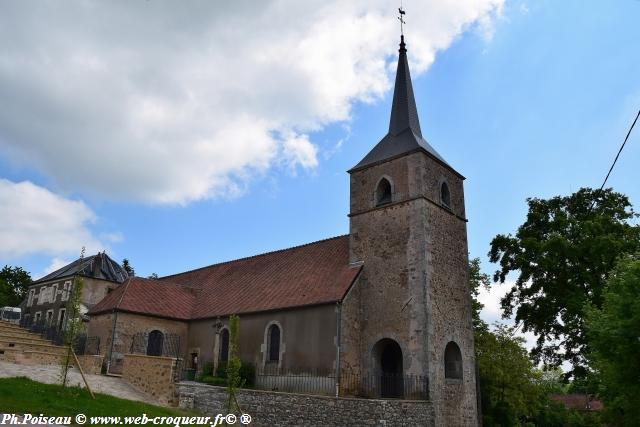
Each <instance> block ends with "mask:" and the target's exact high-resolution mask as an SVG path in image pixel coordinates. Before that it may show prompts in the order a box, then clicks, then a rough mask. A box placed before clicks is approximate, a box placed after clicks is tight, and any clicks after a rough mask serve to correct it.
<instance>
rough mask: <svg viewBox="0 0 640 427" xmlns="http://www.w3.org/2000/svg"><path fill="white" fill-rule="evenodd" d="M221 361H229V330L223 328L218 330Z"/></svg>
mask: <svg viewBox="0 0 640 427" xmlns="http://www.w3.org/2000/svg"><path fill="white" fill-rule="evenodd" d="M218 360H220V361H221V362H228V361H229V330H228V329H223V330H222V332H220V357H219V359H218Z"/></svg>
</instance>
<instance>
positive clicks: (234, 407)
mask: <svg viewBox="0 0 640 427" xmlns="http://www.w3.org/2000/svg"><path fill="white" fill-rule="evenodd" d="M239 333H240V318H239V317H238V316H236V315H231V316H229V361H228V362H227V398H228V400H227V413H228V414H234V413H237V412H242V411H241V410H240V405H238V400H237V399H236V390H237V389H238V388H239V387H242V386H243V385H244V384H243V381H242V379H241V377H240V368H241V367H242V362H241V361H240V358H239V357H238V336H239Z"/></svg>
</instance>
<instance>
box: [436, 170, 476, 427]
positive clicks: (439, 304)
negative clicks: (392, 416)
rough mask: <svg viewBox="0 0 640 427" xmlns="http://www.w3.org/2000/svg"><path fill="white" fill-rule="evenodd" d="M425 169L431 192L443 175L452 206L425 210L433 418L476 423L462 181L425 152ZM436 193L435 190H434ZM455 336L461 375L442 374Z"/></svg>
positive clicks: (447, 422) (449, 422)
mask: <svg viewBox="0 0 640 427" xmlns="http://www.w3.org/2000/svg"><path fill="white" fill-rule="evenodd" d="M424 170H427V171H432V172H431V173H430V174H427V175H428V178H426V182H427V183H428V185H427V188H428V189H429V191H430V192H431V193H432V195H433V197H436V196H437V192H438V191H439V182H441V181H442V180H446V181H447V182H448V183H449V188H450V191H451V201H452V206H451V210H447V209H444V208H443V207H441V206H439V205H435V204H428V205H427V209H426V210H425V213H426V215H424V216H425V218H426V223H425V232H426V233H425V234H426V236H427V244H426V250H427V260H428V266H429V267H428V271H427V280H428V285H427V290H428V297H427V300H428V301H429V315H430V316H429V322H428V342H429V361H430V363H429V377H430V379H431V385H432V387H431V398H432V400H433V402H434V408H435V411H436V420H437V424H439V425H444V426H451V425H467V426H469V425H475V424H476V423H477V421H476V420H477V401H476V393H475V392H476V384H475V354H474V342H473V325H472V321H471V296H470V294H469V289H468V284H467V283H468V249H467V229H466V222H465V221H464V220H463V219H461V218H464V215H465V212H464V194H463V188H462V181H461V180H460V179H458V178H457V177H456V176H455V175H454V174H453V173H452V172H451V171H450V170H448V169H447V168H444V167H443V166H442V165H440V164H438V163H437V162H435V161H433V160H432V159H429V158H426V163H425V166H424ZM433 193H436V194H433ZM450 341H454V342H455V343H456V344H457V345H458V346H459V348H460V351H461V353H462V368H463V375H462V380H454V379H445V376H444V351H445V347H446V345H447V343H448V342H450Z"/></svg>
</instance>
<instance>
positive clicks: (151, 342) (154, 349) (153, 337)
mask: <svg viewBox="0 0 640 427" xmlns="http://www.w3.org/2000/svg"><path fill="white" fill-rule="evenodd" d="M163 342H164V335H163V334H162V332H160V331H158V330H155V331H151V332H150V333H149V338H148V341H147V356H162V344H163Z"/></svg>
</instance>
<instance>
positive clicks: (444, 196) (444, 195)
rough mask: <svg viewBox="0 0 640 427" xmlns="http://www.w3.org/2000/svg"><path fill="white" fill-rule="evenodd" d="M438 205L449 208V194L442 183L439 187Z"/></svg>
mask: <svg viewBox="0 0 640 427" xmlns="http://www.w3.org/2000/svg"><path fill="white" fill-rule="evenodd" d="M440 203H442V205H443V206H445V207H447V208H451V193H450V192H449V186H448V185H447V183H446V182H443V183H442V185H441V186H440Z"/></svg>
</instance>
